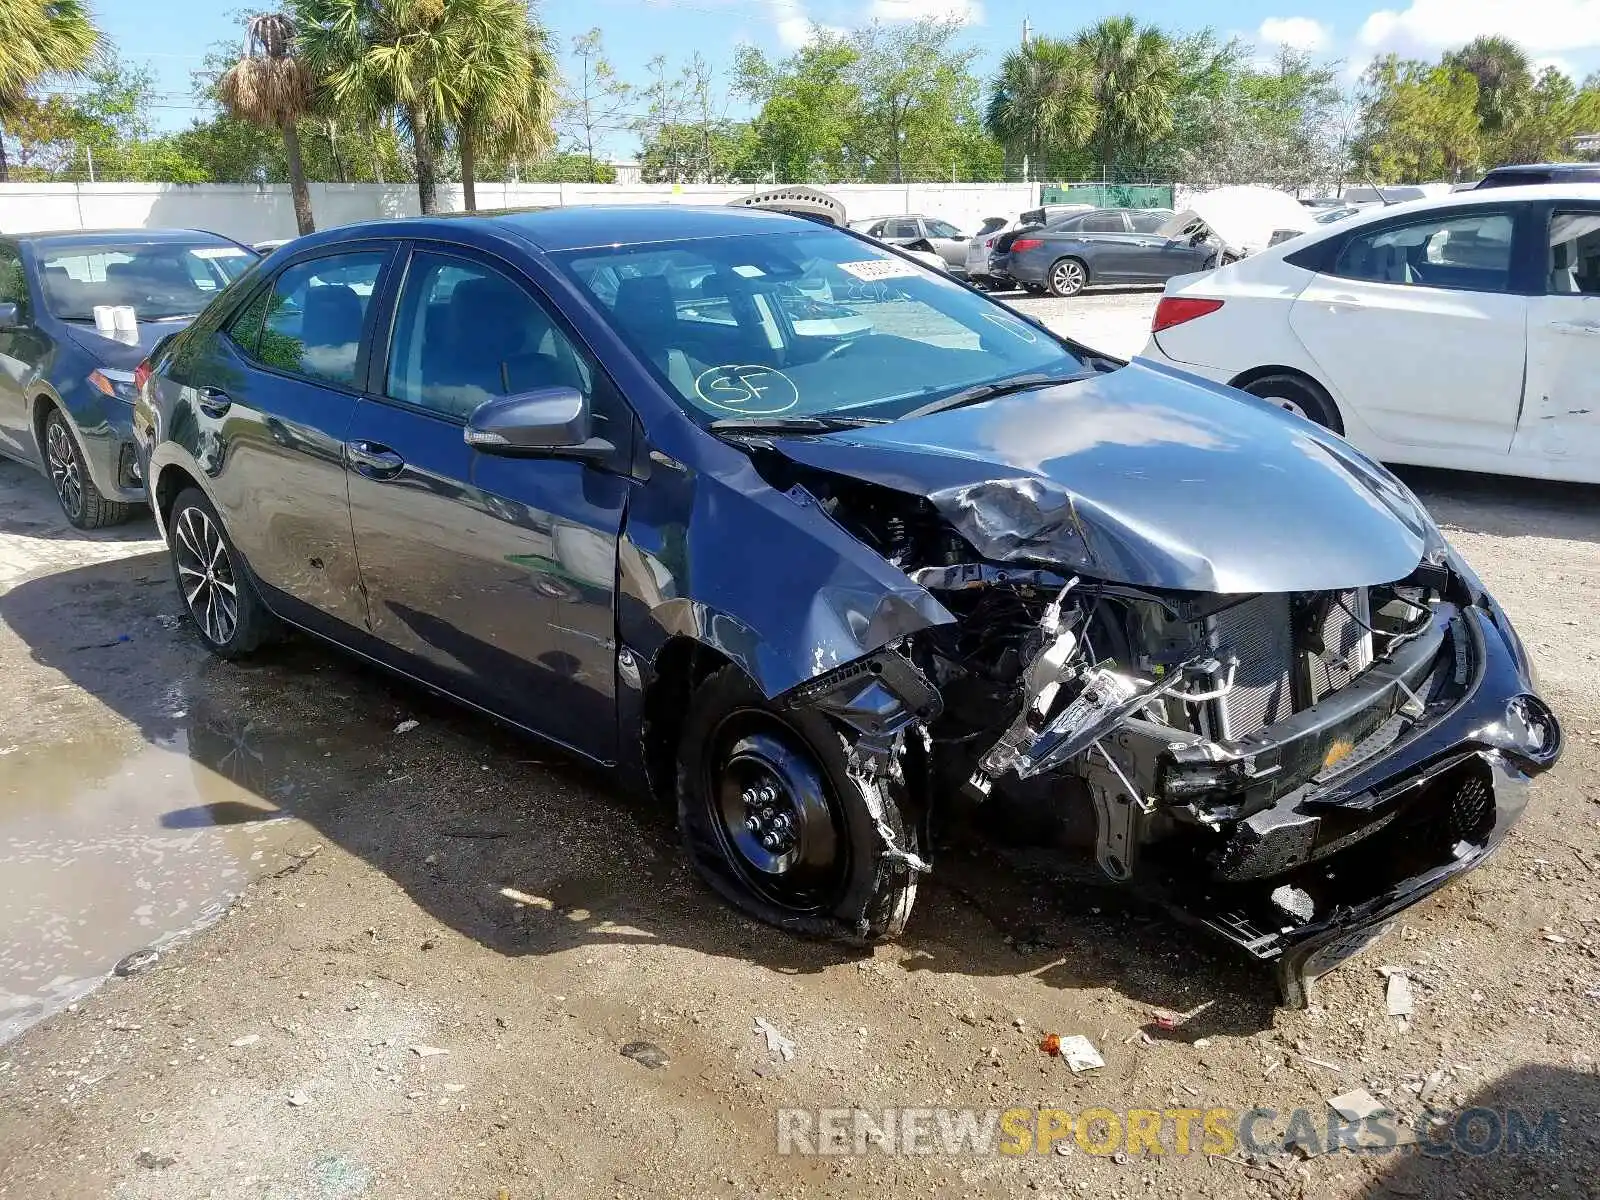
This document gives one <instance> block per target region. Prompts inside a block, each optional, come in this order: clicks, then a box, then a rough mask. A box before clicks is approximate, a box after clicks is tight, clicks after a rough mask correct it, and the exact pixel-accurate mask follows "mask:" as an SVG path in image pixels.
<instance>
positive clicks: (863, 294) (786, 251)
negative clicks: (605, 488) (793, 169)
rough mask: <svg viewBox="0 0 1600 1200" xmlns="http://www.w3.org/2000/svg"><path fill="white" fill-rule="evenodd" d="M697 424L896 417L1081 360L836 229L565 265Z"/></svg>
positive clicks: (1068, 368)
mask: <svg viewBox="0 0 1600 1200" xmlns="http://www.w3.org/2000/svg"><path fill="white" fill-rule="evenodd" d="M559 259H560V261H561V262H562V265H563V267H564V268H565V270H566V271H567V272H568V273H570V274H571V275H572V277H573V278H574V279H576V280H577V282H578V284H579V285H580V286H581V287H583V288H584V289H585V290H586V291H587V292H588V293H589V294H590V295H591V296H593V297H594V299H595V300H596V301H597V302H598V303H599V304H600V306H601V307H602V308H603V309H605V310H607V311H609V313H610V314H611V319H612V323H613V325H614V326H615V328H616V330H617V332H618V333H619V334H620V335H621V336H622V338H623V339H624V340H625V341H627V342H628V343H629V344H630V345H631V346H632V347H633V349H634V350H635V352H637V353H638V354H639V355H640V357H641V358H642V359H643V360H644V361H645V362H646V363H647V364H648V365H649V366H650V367H651V368H652V369H653V370H654V371H655V373H656V375H657V377H658V378H659V379H660V380H661V381H662V382H663V383H665V384H666V385H667V388H668V390H669V392H670V393H671V394H672V395H673V397H674V398H675V399H677V400H678V401H679V404H680V406H681V407H682V408H683V409H684V411H685V412H687V413H688V414H689V415H690V416H692V417H694V418H695V419H696V420H698V421H700V422H701V423H702V424H708V423H710V422H711V421H715V420H719V419H727V418H730V417H744V418H762V417H783V418H796V417H816V416H841V415H848V416H850V417H860V418H866V419H893V418H895V417H899V416H903V415H905V414H906V413H908V412H910V411H912V410H913V409H915V408H920V407H923V406H924V405H926V404H927V403H929V402H930V401H933V400H937V399H939V398H941V397H943V396H949V395H954V394H955V393H957V392H962V391H965V390H967V389H969V388H972V387H974V386H976V385H979V384H988V383H994V382H998V381H1001V380H1006V379H1010V378H1011V377H1013V376H1016V375H1021V374H1029V375H1035V374H1044V375H1047V376H1049V377H1052V378H1054V377H1057V376H1059V377H1062V378H1066V377H1069V376H1073V375H1080V374H1082V373H1083V372H1084V371H1085V370H1086V367H1085V364H1084V363H1083V361H1082V360H1080V359H1078V358H1077V357H1075V356H1074V355H1073V354H1072V353H1071V352H1070V351H1069V350H1068V349H1067V347H1066V346H1065V345H1064V344H1063V343H1061V342H1060V341H1058V340H1057V339H1056V338H1054V337H1052V336H1051V335H1050V334H1048V333H1046V332H1045V331H1044V330H1043V329H1040V328H1039V327H1038V326H1036V325H1033V324H1031V323H1030V322H1028V321H1024V320H1022V319H1021V318H1020V317H1018V316H1017V315H1016V314H1014V313H1012V312H1011V311H1010V310H1009V309H1007V308H1004V307H1002V306H1001V305H999V304H996V303H994V302H993V301H990V300H986V299H984V298H983V297H981V296H978V295H976V294H974V293H973V292H970V291H968V290H967V289H965V288H963V287H961V286H959V285H957V284H955V283H952V282H950V281H949V279H948V278H946V277H945V276H944V275H942V274H940V273H938V272H936V271H931V270H929V269H927V268H925V267H923V266H920V265H919V264H917V263H915V262H909V261H907V260H906V259H904V258H902V257H901V256H899V255H898V254H894V253H892V252H890V251H888V250H885V249H882V248H880V247H878V246H874V245H871V244H869V243H864V242H862V241H860V240H859V239H857V238H853V237H850V236H848V235H846V234H843V233H839V232H837V231H834V230H828V229H822V228H818V229H817V230H815V231H805V232H796V233H780V234H770V233H768V234H746V235H741V236H737V237H726V238H704V239H699V240H695V241H690V242H682V243H677V244H667V243H651V244H646V245H637V246H619V247H615V248H609V249H604V250H595V249H585V250H576V251H569V252H567V253H566V254H563V255H560V256H559Z"/></svg>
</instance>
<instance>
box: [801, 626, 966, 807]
mask: <svg viewBox="0 0 1600 1200" xmlns="http://www.w3.org/2000/svg"><path fill="white" fill-rule="evenodd" d="M781 702H782V703H783V705H784V707H786V708H789V709H799V708H809V709H813V710H814V711H816V712H820V713H823V714H825V715H827V716H829V717H832V718H833V719H834V720H836V721H838V722H839V723H840V724H842V725H844V726H846V727H847V728H849V729H851V730H853V731H854V733H855V735H856V736H854V737H853V738H851V739H850V765H851V767H852V768H854V769H855V770H857V771H859V772H860V773H861V774H862V775H863V776H865V777H867V778H869V779H871V778H876V777H877V776H879V775H884V774H891V775H892V774H894V773H895V772H896V771H897V770H898V758H899V751H900V745H901V742H902V740H903V738H904V735H905V732H906V730H907V729H909V728H910V727H911V726H912V725H914V724H916V723H918V722H921V723H922V724H924V725H927V724H929V723H931V722H933V721H935V720H937V719H938V717H939V714H940V713H942V712H943V711H944V700H943V698H942V697H940V695H939V691H938V689H937V688H935V687H934V686H933V684H932V683H930V682H929V681H928V678H927V677H926V676H925V675H923V673H922V672H921V671H919V670H917V668H916V667H915V666H913V665H912V664H911V662H910V660H908V659H907V658H906V657H905V656H904V655H902V654H900V653H899V652H898V650H897V648H896V647H895V646H886V647H884V648H883V649H882V650H878V651H876V652H874V653H872V654H869V655H867V656H866V657H865V658H860V659H857V660H856V661H854V662H850V663H846V664H845V665H844V666H842V667H836V668H834V669H833V670H832V671H829V672H828V673H827V674H825V675H819V676H818V677H817V678H815V679H813V680H810V681H809V682H807V683H803V684H801V685H800V686H799V687H796V688H792V689H790V690H789V691H788V692H787V693H785V694H784V696H783V697H781Z"/></svg>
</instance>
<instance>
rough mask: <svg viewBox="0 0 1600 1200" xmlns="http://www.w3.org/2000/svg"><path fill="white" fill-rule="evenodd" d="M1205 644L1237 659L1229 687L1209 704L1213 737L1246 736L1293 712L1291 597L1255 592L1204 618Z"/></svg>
mask: <svg viewBox="0 0 1600 1200" xmlns="http://www.w3.org/2000/svg"><path fill="white" fill-rule="evenodd" d="M1206 644H1207V645H1209V646H1210V647H1211V648H1212V649H1213V650H1215V651H1217V652H1218V655H1219V656H1220V657H1222V658H1226V657H1227V656H1229V655H1233V656H1236V657H1237V658H1238V659H1239V666H1238V668H1237V669H1236V670H1235V671H1234V676H1233V691H1232V692H1230V693H1229V694H1228V695H1227V696H1225V697H1223V698H1222V699H1221V700H1217V701H1214V702H1213V703H1212V705H1211V709H1212V713H1211V719H1212V736H1214V737H1220V738H1224V739H1227V740H1232V739H1234V738H1241V737H1245V736H1247V735H1249V734H1252V733H1254V732H1255V731H1256V730H1258V729H1260V728H1261V727H1262V726H1263V725H1271V724H1272V723H1273V722H1274V721H1281V720H1283V718H1285V717H1287V716H1289V715H1290V714H1291V713H1293V712H1294V685H1293V678H1294V642H1293V634H1292V630H1291V628H1290V625H1289V597H1288V596H1286V595H1283V594H1281V593H1279V594H1268V595H1261V596H1257V597H1255V598H1254V599H1251V600H1246V601H1245V602H1244V603H1243V604H1235V605H1234V606H1233V607H1232V608H1228V609H1224V610H1223V611H1222V612H1220V613H1218V614H1217V615H1216V616H1214V617H1212V618H1210V619H1209V620H1208V621H1207V622H1206Z"/></svg>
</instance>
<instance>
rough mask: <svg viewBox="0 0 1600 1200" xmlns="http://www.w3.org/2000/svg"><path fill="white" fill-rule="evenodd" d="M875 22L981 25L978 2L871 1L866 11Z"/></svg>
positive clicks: (977, 0) (954, 0) (974, 0)
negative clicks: (949, 22)
mask: <svg viewBox="0 0 1600 1200" xmlns="http://www.w3.org/2000/svg"><path fill="white" fill-rule="evenodd" d="M868 12H869V15H870V16H871V17H872V19H873V20H875V21H922V20H926V19H928V18H933V19H935V20H941V21H944V20H957V21H960V22H961V23H962V24H963V25H982V24H983V5H982V4H981V3H979V0H872V6H871V8H870V9H869V10H868Z"/></svg>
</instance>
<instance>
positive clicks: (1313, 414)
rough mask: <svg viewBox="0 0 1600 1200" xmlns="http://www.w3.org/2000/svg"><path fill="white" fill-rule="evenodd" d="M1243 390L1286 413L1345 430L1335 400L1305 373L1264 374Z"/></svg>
mask: <svg viewBox="0 0 1600 1200" xmlns="http://www.w3.org/2000/svg"><path fill="white" fill-rule="evenodd" d="M1243 390H1244V391H1247V392H1249V393H1250V394H1251V395H1252V396H1257V397H1259V398H1261V399H1262V400H1265V401H1267V402H1268V403H1269V404H1276V405H1277V406H1278V407H1279V408H1281V409H1283V410H1284V411H1285V412H1292V413H1293V414H1294V415H1295V416H1297V417H1304V418H1305V419H1306V420H1308V421H1315V422H1316V423H1317V424H1318V425H1321V426H1322V427H1323V428H1324V429H1331V430H1333V432H1335V433H1339V434H1342V433H1344V422H1343V421H1341V420H1340V419H1339V410H1338V409H1337V408H1335V407H1334V404H1333V401H1332V399H1330V398H1329V396H1328V394H1327V393H1326V392H1324V391H1323V390H1322V389H1321V388H1320V387H1318V386H1317V385H1316V384H1315V383H1313V382H1312V381H1311V380H1309V379H1307V378H1305V377H1304V376H1302V375H1289V374H1283V375H1265V376H1263V377H1262V378H1260V379H1253V380H1251V381H1250V382H1249V383H1247V384H1245V385H1244V389H1243Z"/></svg>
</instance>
